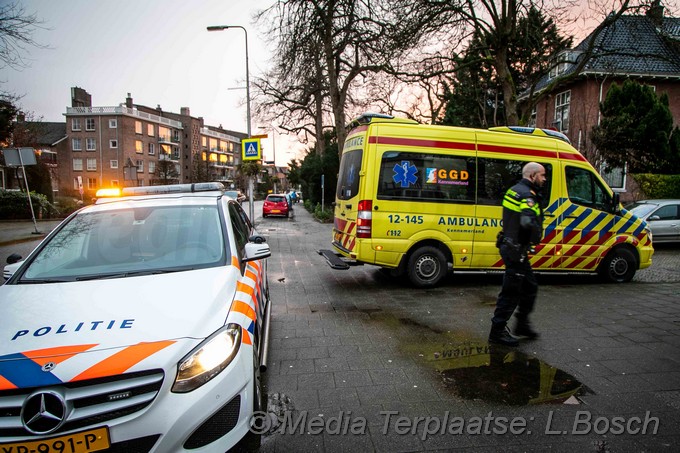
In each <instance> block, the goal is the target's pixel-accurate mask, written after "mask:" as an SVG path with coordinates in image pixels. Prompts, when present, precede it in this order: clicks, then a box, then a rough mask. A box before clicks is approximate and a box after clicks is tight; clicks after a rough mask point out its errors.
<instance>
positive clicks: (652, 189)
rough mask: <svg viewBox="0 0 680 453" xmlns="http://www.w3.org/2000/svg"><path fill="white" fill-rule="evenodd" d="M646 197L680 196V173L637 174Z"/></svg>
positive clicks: (637, 179)
mask: <svg viewBox="0 0 680 453" xmlns="http://www.w3.org/2000/svg"><path fill="white" fill-rule="evenodd" d="M633 179H635V182H637V183H638V185H639V186H640V190H641V191H642V193H644V194H645V195H644V198H647V199H650V198H680V175H653V174H650V173H644V174H635V175H633Z"/></svg>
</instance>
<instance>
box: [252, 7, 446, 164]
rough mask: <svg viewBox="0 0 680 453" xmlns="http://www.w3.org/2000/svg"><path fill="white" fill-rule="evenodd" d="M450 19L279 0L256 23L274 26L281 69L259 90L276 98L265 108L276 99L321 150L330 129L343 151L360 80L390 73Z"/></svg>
mask: <svg viewBox="0 0 680 453" xmlns="http://www.w3.org/2000/svg"><path fill="white" fill-rule="evenodd" d="M423 5H425V6H428V7H421V6H423ZM447 11H448V7H447V6H446V5H443V4H442V2H429V1H428V0H417V1H413V0H279V1H278V2H277V3H275V4H274V5H273V6H272V7H271V8H270V9H268V10H266V11H264V12H262V13H260V14H259V15H258V16H257V19H258V21H267V20H268V21H271V22H272V23H273V24H274V25H273V26H272V27H270V29H271V33H270V36H271V37H272V39H273V40H275V41H276V42H277V44H278V45H277V54H276V55H277V56H276V61H277V69H275V70H274V71H273V72H272V73H270V74H269V77H268V78H267V80H266V83H261V84H260V85H259V86H260V87H261V88H265V90H263V93H266V96H272V95H273V97H270V98H269V101H266V100H265V101H264V104H263V105H265V106H268V107H269V106H272V105H274V104H275V103H276V101H275V99H276V98H277V97H278V98H279V99H280V100H283V101H284V104H285V105H288V106H293V107H294V108H295V109H294V112H295V115H301V116H302V117H304V118H306V119H307V120H308V122H304V121H303V122H302V124H308V125H309V126H305V127H308V131H309V132H310V133H311V134H312V135H313V136H314V137H315V138H316V140H317V143H318V142H320V140H319V138H320V133H321V132H323V129H324V128H325V127H326V126H325V125H324V122H325V121H326V122H329V121H330V123H331V124H332V126H333V127H334V128H335V131H336V133H337V139H338V143H339V144H340V146H342V144H343V143H344V140H345V125H346V123H347V108H348V106H349V104H350V100H351V99H352V92H353V91H354V90H357V89H359V88H360V86H361V79H362V78H363V77H367V76H369V75H370V74H376V73H380V72H392V71H393V70H392V69H391V68H392V67H393V66H395V65H396V64H397V62H398V61H399V59H400V58H402V57H403V56H404V55H405V54H406V53H408V52H409V51H410V50H411V49H413V48H416V47H418V45H419V44H420V42H421V40H422V39H423V38H424V37H426V36H427V35H428V33H430V32H432V31H433V30H436V29H438V28H440V27H442V26H443V25H444V24H446V23H448V17H449V16H447ZM278 111H280V110H278ZM295 115H292V116H291V118H292V117H293V116H295ZM298 118H299V117H298ZM298 127H299V126H298ZM317 151H318V150H317Z"/></svg>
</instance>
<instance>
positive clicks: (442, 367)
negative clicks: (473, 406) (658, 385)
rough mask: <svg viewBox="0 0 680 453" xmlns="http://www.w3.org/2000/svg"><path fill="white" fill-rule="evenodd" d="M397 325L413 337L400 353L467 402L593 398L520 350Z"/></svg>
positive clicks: (464, 334) (463, 334) (408, 324)
mask: <svg viewBox="0 0 680 453" xmlns="http://www.w3.org/2000/svg"><path fill="white" fill-rule="evenodd" d="M397 321H398V324H399V325H400V327H401V329H404V328H407V329H408V334H407V335H398V336H397V338H399V339H400V341H401V342H402V343H401V345H400V349H401V350H402V351H403V352H405V353H406V354H407V355H408V356H409V357H411V358H414V359H415V360H416V361H417V362H419V363H422V364H424V365H425V366H427V367H428V368H430V369H433V370H434V371H436V372H437V373H438V375H439V376H440V377H441V379H442V381H443V383H444V385H445V387H446V388H447V389H449V390H450V391H452V392H453V393H454V394H456V395H457V396H459V397H461V398H464V399H468V400H481V401H487V402H490V403H496V404H503V405H508V406H522V405H528V404H544V403H562V402H564V401H566V400H567V399H569V398H570V397H572V396H578V395H581V394H584V393H590V390H589V389H588V388H587V387H586V386H584V385H583V384H582V383H581V382H579V380H578V379H576V378H575V377H574V376H572V375H570V374H569V373H567V372H566V371H563V370H560V369H558V368H556V367H554V366H552V365H550V364H548V363H546V362H544V361H542V360H540V359H538V358H537V357H532V356H529V355H526V354H524V353H522V352H521V351H519V350H516V349H515V348H509V347H506V346H500V345H495V344H489V343H488V341H476V340H471V338H474V337H475V335H473V334H470V333H469V332H444V331H442V330H439V329H435V328H432V327H429V326H425V325H423V324H420V323H418V322H416V321H413V320H411V319H405V318H402V319H398V320H397ZM391 324H393V325H394V324H396V323H394V322H392V323H391ZM570 401H573V399H572V400H570Z"/></svg>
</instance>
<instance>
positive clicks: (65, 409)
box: [0, 183, 271, 453]
mask: <svg viewBox="0 0 680 453" xmlns="http://www.w3.org/2000/svg"><path fill="white" fill-rule="evenodd" d="M98 196H99V194H98ZM270 254H271V253H270V249H269V246H268V245H267V244H266V243H265V241H264V238H263V237H262V236H259V235H258V234H257V232H256V231H255V230H254V228H253V226H252V225H251V223H250V221H249V219H248V217H247V216H246V214H245V212H244V211H243V209H242V208H241V207H240V206H239V205H238V203H237V202H236V201H235V200H232V199H231V198H229V197H226V196H224V195H223V188H222V186H221V184H216V183H205V184H182V185H174V186H155V187H138V188H126V189H123V193H122V196H119V197H107V198H99V199H98V201H97V203H96V204H95V205H92V206H88V207H85V208H83V209H81V210H79V211H77V212H76V213H74V214H73V215H71V216H70V217H69V218H67V219H66V220H64V222H62V223H61V224H60V225H59V226H58V227H57V228H56V229H55V230H54V231H53V232H52V233H50V235H49V236H48V237H47V238H45V240H44V241H43V242H41V243H40V245H39V246H38V247H37V248H36V249H35V250H34V251H33V252H32V253H31V254H30V255H29V256H28V257H27V258H26V260H25V261H24V262H23V263H22V264H21V265H20V266H19V267H18V269H16V270H14V269H13V268H12V269H11V271H13V275H11V276H9V280H8V281H7V282H6V283H5V284H4V285H2V286H0V318H1V319H2V323H1V324H0V335H1V337H2V338H1V340H0V451H2V452H12V453H17V452H49V453H52V452H60V453H65V452H68V453H81V452H90V451H99V450H106V451H115V452H129V451H153V452H163V453H166V452H176V451H200V452H213V451H215V452H224V451H226V450H228V449H229V448H231V447H232V446H234V445H235V444H237V443H238V442H239V441H240V440H241V439H242V438H244V437H246V436H247V435H248V436H247V437H248V438H253V439H254V440H255V441H258V440H259V439H258V438H257V437H256V436H253V435H252V434H251V433H250V432H249V427H250V423H251V420H250V418H251V414H252V413H253V412H254V411H258V410H261V409H264V407H263V400H264V398H263V393H262V390H261V382H260V370H261V369H262V368H263V367H264V366H266V355H267V354H266V348H267V336H268V330H267V327H268V324H269V314H270V300H269V288H268V283H267V263H266V261H265V260H264V258H266V257H268V256H270Z"/></svg>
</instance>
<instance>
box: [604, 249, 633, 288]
mask: <svg viewBox="0 0 680 453" xmlns="http://www.w3.org/2000/svg"><path fill="white" fill-rule="evenodd" d="M636 268H637V262H636V260H635V255H634V254H633V252H631V251H630V250H628V249H626V248H618V249H615V250H613V251H611V252H610V253H609V255H607V257H606V258H605V259H604V261H603V262H602V264H601V265H600V276H601V277H602V278H604V279H605V280H606V281H609V282H613V283H625V282H628V281H630V280H632V279H633V276H634V275H635V270H636Z"/></svg>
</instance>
